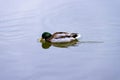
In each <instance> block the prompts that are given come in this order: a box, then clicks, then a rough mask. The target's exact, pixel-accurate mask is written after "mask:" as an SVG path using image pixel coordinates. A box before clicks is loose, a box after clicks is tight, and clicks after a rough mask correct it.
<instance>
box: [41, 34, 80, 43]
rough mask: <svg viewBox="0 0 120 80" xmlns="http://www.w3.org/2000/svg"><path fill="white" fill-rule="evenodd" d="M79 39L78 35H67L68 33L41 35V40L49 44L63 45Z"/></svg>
mask: <svg viewBox="0 0 120 80" xmlns="http://www.w3.org/2000/svg"><path fill="white" fill-rule="evenodd" d="M80 37H81V35H80V34H78V33H68V32H55V33H53V34H51V33H49V32H44V33H43V34H42V40H45V41H48V42H51V43H64V42H71V41H74V40H78V39H79V38H80Z"/></svg>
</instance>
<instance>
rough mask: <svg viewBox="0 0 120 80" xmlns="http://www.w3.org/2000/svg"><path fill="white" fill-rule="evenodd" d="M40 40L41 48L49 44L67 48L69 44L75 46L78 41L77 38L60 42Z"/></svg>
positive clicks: (46, 47)
mask: <svg viewBox="0 0 120 80" xmlns="http://www.w3.org/2000/svg"><path fill="white" fill-rule="evenodd" d="M40 42H41V43H42V48H44V49H48V48H50V47H51V46H54V47H59V48H67V47H69V46H75V45H76V44H77V43H78V40H73V41H71V42H62V43H51V42H48V41H44V40H41V41H40Z"/></svg>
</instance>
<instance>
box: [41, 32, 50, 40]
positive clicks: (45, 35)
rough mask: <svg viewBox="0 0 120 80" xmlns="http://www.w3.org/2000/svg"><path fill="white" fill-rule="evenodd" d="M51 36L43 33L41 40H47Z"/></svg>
mask: <svg viewBox="0 0 120 80" xmlns="http://www.w3.org/2000/svg"><path fill="white" fill-rule="evenodd" d="M51 36H52V34H51V33H49V32H44V33H43V34H42V38H43V39H45V40H46V39H49V38H50V37H51Z"/></svg>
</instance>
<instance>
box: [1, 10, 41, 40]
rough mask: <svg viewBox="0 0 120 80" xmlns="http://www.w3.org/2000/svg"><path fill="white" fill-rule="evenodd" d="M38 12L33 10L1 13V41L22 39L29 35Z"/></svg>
mask: <svg viewBox="0 0 120 80" xmlns="http://www.w3.org/2000/svg"><path fill="white" fill-rule="evenodd" d="M36 17H39V15H38V13H36V12H34V10H33V11H32V10H31V11H27V12H24V11H23V12H21V13H18V14H17V13H16V14H10V15H9V14H8V15H5V16H1V15H0V42H6V41H15V40H21V39H24V38H26V37H27V36H29V31H31V30H30V29H31V27H33V26H34V25H35V24H36V22H35V21H34V20H35V19H36Z"/></svg>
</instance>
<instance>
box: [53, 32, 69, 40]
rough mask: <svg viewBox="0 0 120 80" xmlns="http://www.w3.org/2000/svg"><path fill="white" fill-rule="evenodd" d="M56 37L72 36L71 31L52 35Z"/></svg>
mask: <svg viewBox="0 0 120 80" xmlns="http://www.w3.org/2000/svg"><path fill="white" fill-rule="evenodd" d="M52 37H53V38H54V39H59V38H66V37H70V33H67V32H56V33H54V34H53V36H52Z"/></svg>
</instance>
